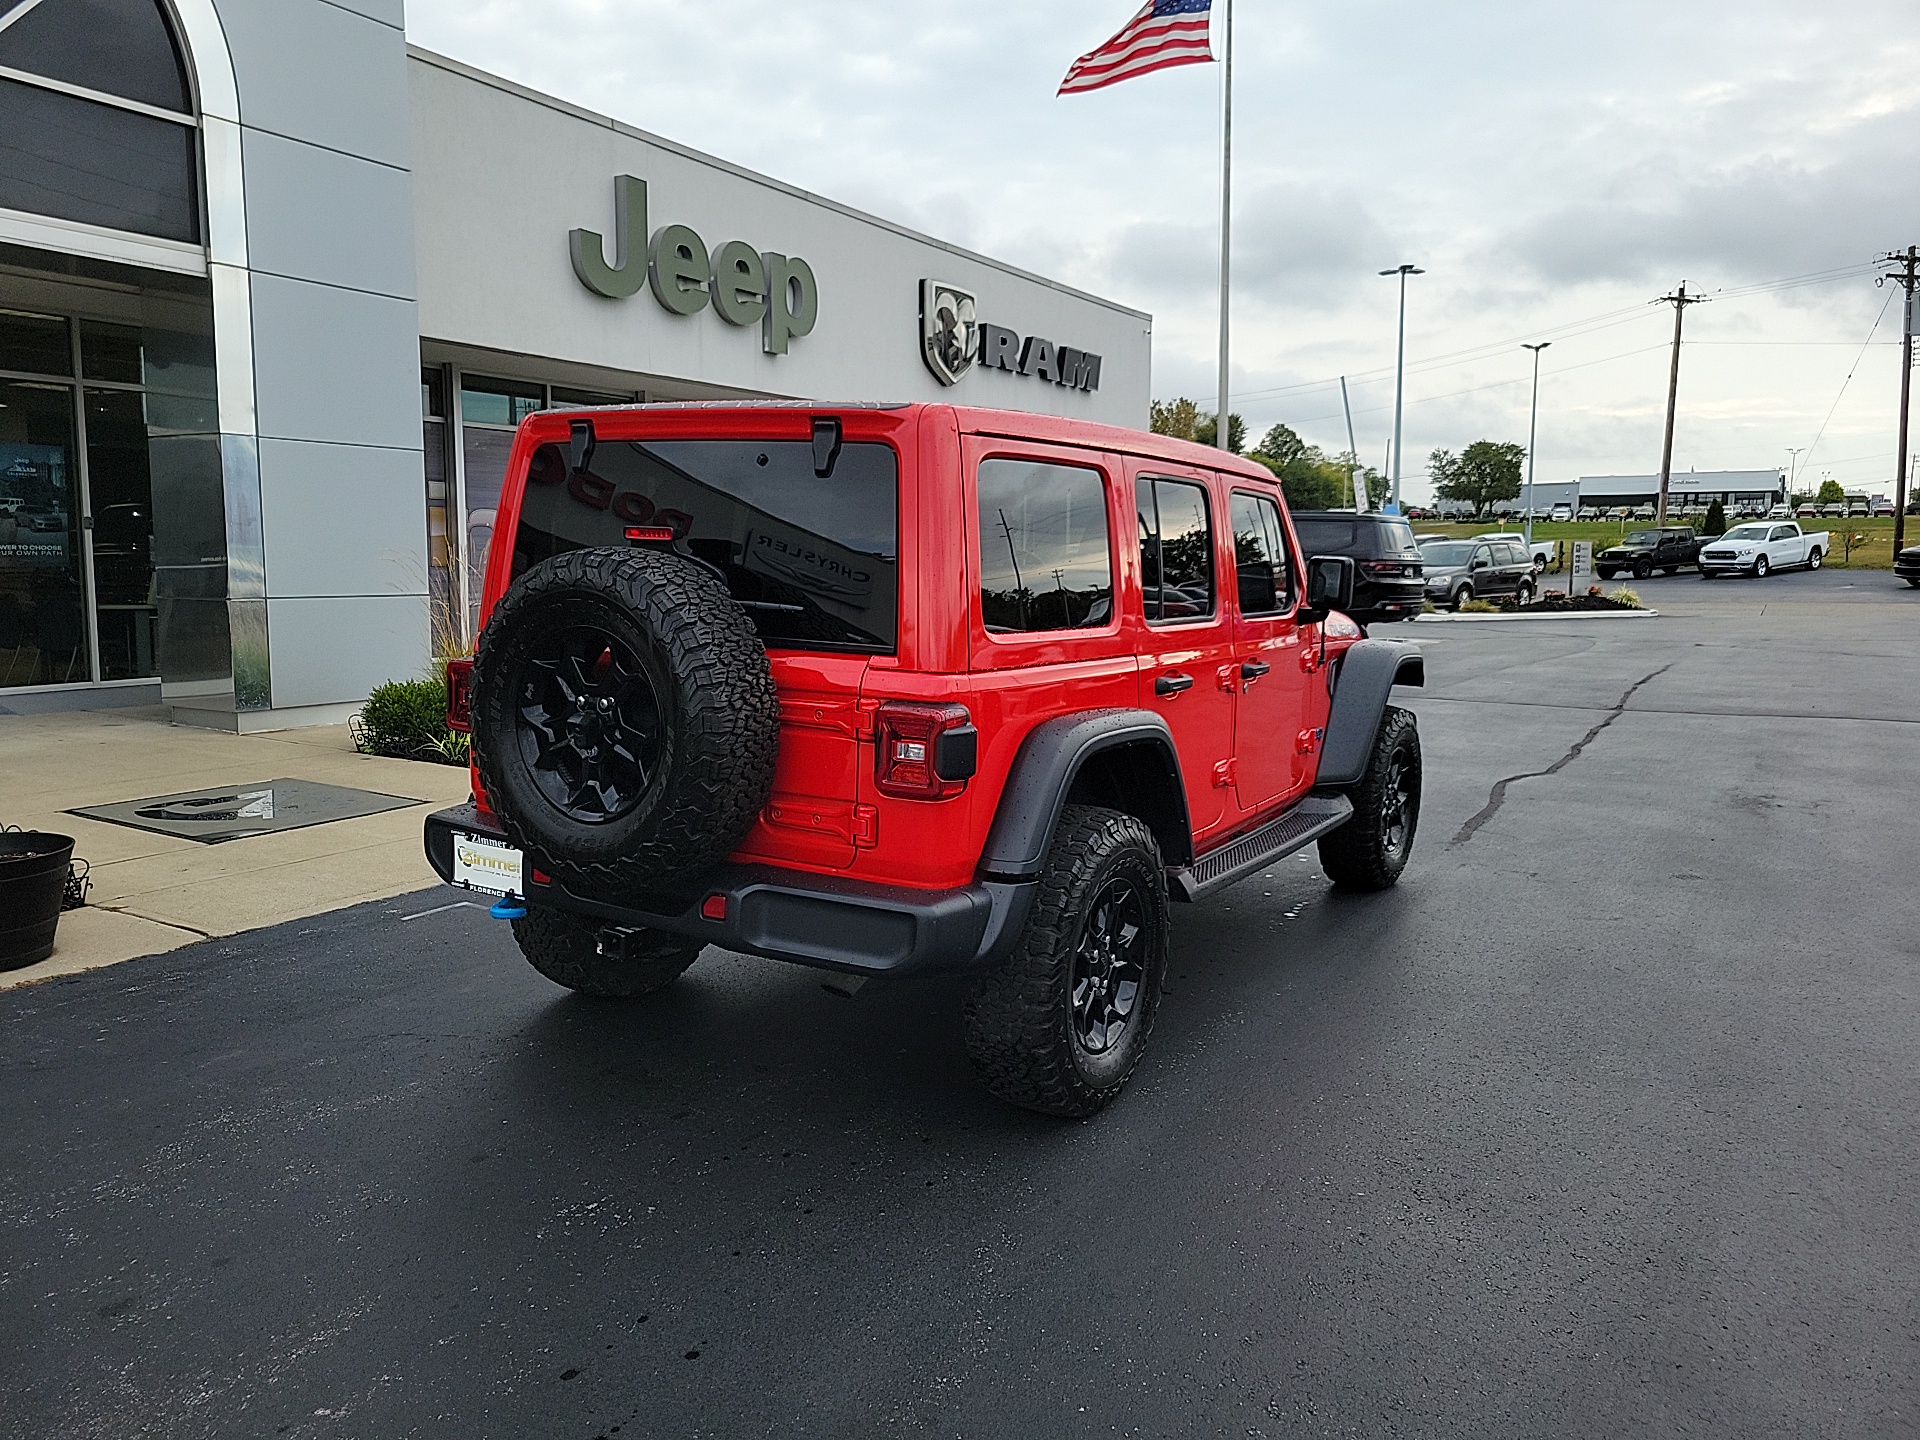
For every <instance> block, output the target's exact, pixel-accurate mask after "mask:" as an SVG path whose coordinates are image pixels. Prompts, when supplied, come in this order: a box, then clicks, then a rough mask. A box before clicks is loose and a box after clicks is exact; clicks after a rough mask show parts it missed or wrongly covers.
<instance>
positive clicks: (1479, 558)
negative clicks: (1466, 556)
mask: <svg viewBox="0 0 1920 1440" xmlns="http://www.w3.org/2000/svg"><path fill="white" fill-rule="evenodd" d="M1473 563H1474V564H1475V565H1491V564H1492V563H1493V549H1492V547H1491V546H1487V545H1482V546H1480V547H1479V548H1478V549H1476V550H1475V551H1474V552H1473Z"/></svg>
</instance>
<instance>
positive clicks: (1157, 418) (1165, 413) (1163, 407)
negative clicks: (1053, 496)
mask: <svg viewBox="0 0 1920 1440" xmlns="http://www.w3.org/2000/svg"><path fill="white" fill-rule="evenodd" d="M1147 414H1148V417H1149V418H1148V421H1147V428H1148V429H1150V430H1152V431H1153V433H1154V434H1156V435H1171V436H1172V437H1173V438H1174V439H1176V440H1191V439H1193V431H1194V426H1195V425H1197V424H1198V423H1199V420H1200V407H1199V406H1197V405H1195V404H1194V403H1193V401H1191V400H1189V399H1187V397H1186V396H1184V395H1182V396H1180V397H1179V398H1178V399H1176V400H1155V401H1154V402H1153V403H1152V405H1150V406H1149V407H1148V410H1147Z"/></svg>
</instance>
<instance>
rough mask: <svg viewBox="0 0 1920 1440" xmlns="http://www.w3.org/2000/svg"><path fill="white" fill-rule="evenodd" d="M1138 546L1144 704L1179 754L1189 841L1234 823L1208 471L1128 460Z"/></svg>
mask: <svg viewBox="0 0 1920 1440" xmlns="http://www.w3.org/2000/svg"><path fill="white" fill-rule="evenodd" d="M1128 474H1129V477H1130V479H1131V481H1132V485H1133V492H1134V504H1135V518H1136V524H1137V531H1138V535H1139V545H1140V572H1141V582H1140V595H1141V599H1140V602H1139V603H1140V607H1141V618H1142V620H1143V621H1144V622H1145V623H1144V625H1143V626H1142V630H1141V639H1140V642H1139V643H1140V650H1139V654H1140V678H1139V685H1140V698H1139V703H1140V705H1141V707H1142V708H1144V709H1148V710H1152V711H1155V712H1156V713H1158V714H1160V715H1162V716H1164V717H1165V718H1166V722H1167V727H1168V728H1169V729H1170V730H1171V731H1172V732H1173V740H1174V746H1175V748H1176V749H1177V750H1178V751H1179V755H1180V775H1181V779H1182V780H1183V781H1184V782H1185V784H1186V790H1187V816H1188V819H1189V820H1190V822H1191V823H1192V827H1193V836H1194V840H1195V842H1196V843H1197V844H1202V845H1204V843H1205V841H1206V839H1207V837H1208V836H1209V835H1211V834H1214V833H1215V832H1217V831H1219V830H1220V829H1222V828H1223V827H1224V826H1227V825H1229V824H1231V823H1232V822H1233V821H1234V820H1236V819H1238V816H1239V810H1238V805H1237V804H1234V805H1231V806H1230V805H1229V794H1230V788H1229V787H1230V786H1231V785H1232V783H1233V767H1232V763H1231V762H1232V760H1233V712H1234V699H1235V695H1236V693H1237V691H1238V689H1239V679H1238V676H1239V662H1238V661H1237V660H1236V659H1235V656H1234V632H1233V616H1232V613H1231V611H1230V609H1229V607H1228V606H1227V605H1226V604H1225V603H1223V600H1222V597H1221V594H1220V584H1219V577H1220V572H1221V569H1222V563H1221V561H1222V555H1223V553H1224V546H1223V544H1222V542H1221V539H1220V536H1221V534H1222V531H1223V529H1224V521H1223V518H1222V515H1221V504H1222V501H1223V500H1224V498H1225V491H1224V488H1223V487H1221V486H1219V485H1218V484H1217V483H1216V481H1215V477H1212V476H1210V475H1209V474H1208V473H1207V472H1206V471H1202V470H1197V469H1193V468H1190V467H1187V466H1183V465H1169V464H1165V463H1162V462H1159V461H1155V462H1153V463H1151V464H1149V463H1147V462H1144V461H1137V460H1136V461H1131V462H1129V465H1128Z"/></svg>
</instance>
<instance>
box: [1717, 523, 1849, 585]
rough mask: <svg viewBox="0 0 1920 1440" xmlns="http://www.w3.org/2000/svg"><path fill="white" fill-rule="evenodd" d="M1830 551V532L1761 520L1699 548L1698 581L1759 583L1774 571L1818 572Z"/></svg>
mask: <svg viewBox="0 0 1920 1440" xmlns="http://www.w3.org/2000/svg"><path fill="white" fill-rule="evenodd" d="M1832 548H1833V540H1832V535H1831V534H1830V532H1828V531H1825V530H1815V531H1811V532H1809V531H1805V530H1802V529H1801V528H1800V525H1799V522H1798V521H1795V520H1761V521H1756V522H1755V523H1753V524H1751V525H1736V526H1734V527H1733V529H1731V530H1729V531H1727V533H1726V534H1724V535H1722V536H1720V537H1719V538H1718V539H1714V540H1709V541H1707V542H1706V543H1705V544H1704V545H1702V546H1701V547H1700V578H1701V579H1702V580H1714V579H1717V578H1719V577H1720V576H1722V575H1751V576H1753V577H1754V578H1755V579H1756V580H1758V579H1763V578H1765V577H1766V576H1767V575H1770V574H1771V573H1772V572H1774V571H1775V570H1791V569H1795V568H1797V567H1800V566H1805V567H1806V568H1807V569H1809V570H1818V569H1819V568H1820V562H1821V560H1822V559H1824V558H1825V557H1826V553H1827V551H1829V550H1830V549H1832Z"/></svg>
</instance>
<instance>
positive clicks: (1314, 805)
mask: <svg viewBox="0 0 1920 1440" xmlns="http://www.w3.org/2000/svg"><path fill="white" fill-rule="evenodd" d="M1352 814H1353V802H1352V801H1351V800H1349V799H1347V797H1346V796H1344V795H1309V796H1308V797H1307V798H1306V799H1304V800H1302V801H1301V802H1300V803H1299V804H1298V805H1296V806H1294V807H1293V808H1292V809H1291V810H1289V811H1287V813H1286V814H1284V815H1282V816H1280V818H1279V819H1277V820H1270V821H1268V822H1267V823H1266V824H1265V825H1262V826H1261V827H1260V828H1259V829H1258V830H1251V831H1249V832H1247V833H1246V834H1245V835H1242V836H1241V837H1240V838H1239V839H1238V840H1230V841H1228V842H1227V843H1226V844H1225V845H1222V846H1221V847H1220V848H1219V849H1217V850H1209V851H1208V852H1207V853H1206V854H1204V855H1202V856H1201V857H1200V858H1199V859H1198V860H1196V861H1194V862H1193V864H1191V865H1176V866H1173V867H1171V868H1170V869H1168V871H1167V896H1168V898H1169V899H1172V900H1188V901H1191V900H1200V899H1203V898H1205V897H1206V896H1208V895H1211V894H1213V892H1214V891H1216V890H1222V889H1225V888H1226V887H1227V886H1229V885H1231V884H1232V883H1233V882H1234V881H1236V880H1242V879H1245V878H1246V877H1247V876H1248V875H1249V874H1251V873H1252V872H1254V871H1255V870H1260V869H1263V868H1265V867H1266V866H1268V865H1271V864H1272V863H1273V862H1274V861H1275V860H1279V859H1282V858H1284V857H1285V856H1288V855H1291V854H1293V852H1294V851H1296V850H1303V849H1305V848H1306V847H1307V846H1308V845H1310V844H1312V843H1313V842H1314V841H1315V840H1318V839H1319V838H1320V837H1321V836H1322V835H1325V834H1326V833H1327V832H1328V831H1329V830H1338V829H1339V828H1340V827H1341V826H1342V825H1344V824H1346V823H1347V820H1348V818H1349V817H1351V816H1352Z"/></svg>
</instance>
